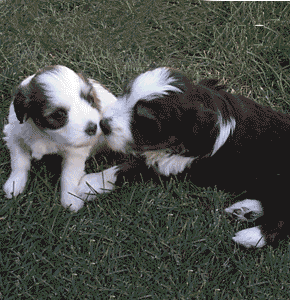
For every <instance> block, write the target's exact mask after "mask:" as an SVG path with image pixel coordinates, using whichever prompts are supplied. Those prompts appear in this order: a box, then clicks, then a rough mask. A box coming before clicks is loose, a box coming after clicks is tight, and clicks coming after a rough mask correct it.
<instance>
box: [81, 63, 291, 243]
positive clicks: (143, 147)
mask: <svg viewBox="0 0 300 300" xmlns="http://www.w3.org/2000/svg"><path fill="white" fill-rule="evenodd" d="M216 84H217V80H202V81H201V82H200V83H199V84H194V83H193V82H192V81H191V80H190V79H188V78H187V77H186V76H184V75H182V74H181V73H180V72H177V71H173V70H171V69H168V68H157V69H155V70H152V71H148V72H146V73H143V74H141V75H139V76H138V77H137V78H136V79H135V80H134V81H133V82H131V83H130V84H129V86H128V88H127V90H126V92H125V94H124V95H123V96H122V97H120V98H119V99H118V101H117V102H116V103H114V104H113V105H112V106H111V107H109V108H108V109H107V111H106V112H105V114H104V116H103V120H102V121H101V122H100V126H101V128H102V131H103V133H104V134H105V137H106V139H107V141H108V144H109V145H110V147H111V148H112V149H114V150H116V151H121V152H124V153H132V154H134V155H133V157H132V160H131V162H129V163H124V164H122V165H118V166H115V167H113V168H110V169H108V170H105V171H104V172H102V173H99V174H89V175H86V176H84V177H83V179H82V181H81V183H80V184H79V190H78V194H80V195H81V196H82V197H84V196H85V195H87V194H88V193H91V190H90V189H89V187H88V185H87V184H86V183H89V185H90V186H92V187H93V189H94V190H96V191H97V192H99V193H101V192H105V191H107V190H111V189H113V188H114V185H119V184H121V181H122V179H123V178H125V180H127V181H129V182H130V181H137V180H140V179H141V177H140V174H141V175H142V178H143V180H148V179H155V178H157V177H158V175H159V176H160V177H168V176H170V175H172V174H173V175H177V177H181V176H182V177H186V176H187V177H188V178H190V179H191V180H192V181H193V182H194V183H195V184H197V185H198V186H201V187H214V186H217V188H218V189H220V190H224V191H226V192H231V193H234V194H236V195H239V196H240V197H241V199H246V200H243V201H240V202H237V203H235V204H234V205H232V206H230V207H228V208H227V209H226V210H225V211H226V212H227V213H229V214H232V215H233V216H235V217H237V218H238V219H241V220H247V219H248V218H249V217H251V218H254V219H255V218H258V217H259V218H258V220H257V226H255V227H252V228H249V229H245V230H241V231H239V232H237V233H236V235H235V236H234V237H233V240H234V241H235V242H237V243H239V244H242V245H244V246H245V247H251V246H254V247H255V246H256V247H262V246H264V245H266V244H267V243H273V242H276V241H278V239H281V238H282V237H285V236H286V235H287V234H288V233H289V140H290V138H289V132H290V126H289V115H286V114H282V113H279V112H275V111H274V110H272V109H271V108H268V107H263V106H261V105H259V104H257V103H255V102H254V101H252V100H249V99H247V98H245V97H243V96H238V95H232V94H230V93H228V92H225V91H224V90H223V89H224V87H223V86H217V85H216ZM102 189H105V190H102ZM88 197H93V195H89V196H88Z"/></svg>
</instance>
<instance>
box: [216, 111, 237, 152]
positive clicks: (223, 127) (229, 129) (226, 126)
mask: <svg viewBox="0 0 300 300" xmlns="http://www.w3.org/2000/svg"><path fill="white" fill-rule="evenodd" d="M217 124H218V125H219V126H220V133H219V135H218V137H217V139H216V142H215V144H214V148H213V152H212V154H211V156H213V155H214V154H215V153H216V152H217V151H218V150H219V149H220V148H221V147H222V146H223V145H224V144H225V142H226V141H227V139H228V138H229V135H230V133H231V134H233V131H234V129H235V126H236V122H235V119H234V118H233V117H230V121H228V120H227V121H226V122H224V120H223V118H222V115H221V113H220V111H218V122H217Z"/></svg>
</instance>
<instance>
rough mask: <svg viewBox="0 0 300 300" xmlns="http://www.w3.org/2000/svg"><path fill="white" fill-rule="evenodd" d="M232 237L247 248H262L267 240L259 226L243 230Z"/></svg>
mask: <svg viewBox="0 0 300 300" xmlns="http://www.w3.org/2000/svg"><path fill="white" fill-rule="evenodd" d="M232 239H233V240H234V241H235V242H236V243H238V244H241V245H243V246H245V247H246V248H250V247H257V248H261V247H263V246H265V245H266V240H265V238H264V236H263V235H262V233H261V230H260V229H259V227H258V226H256V227H252V228H248V229H244V230H241V231H239V232H237V233H236V234H235V236H234V237H233V238H232Z"/></svg>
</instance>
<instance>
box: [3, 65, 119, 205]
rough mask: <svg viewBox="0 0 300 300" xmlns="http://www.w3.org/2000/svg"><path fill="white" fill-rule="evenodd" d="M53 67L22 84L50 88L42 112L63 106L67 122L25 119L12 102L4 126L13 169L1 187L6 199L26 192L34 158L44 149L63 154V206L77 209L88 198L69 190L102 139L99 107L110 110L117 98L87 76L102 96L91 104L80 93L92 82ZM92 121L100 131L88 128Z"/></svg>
mask: <svg viewBox="0 0 300 300" xmlns="http://www.w3.org/2000/svg"><path fill="white" fill-rule="evenodd" d="M54 68H55V72H49V70H48V71H47V70H44V71H42V72H39V73H37V74H34V75H31V76H29V77H27V78H26V79H25V80H23V81H22V83H21V84H20V86H19V89H20V90H23V89H26V88H27V87H28V86H29V84H30V83H31V80H32V79H33V78H35V81H36V84H37V86H39V85H40V86H42V87H43V88H44V89H46V91H47V92H46V98H47V102H48V103H49V104H50V105H49V107H50V108H49V107H47V108H46V109H45V111H44V115H45V116H47V115H49V114H51V113H52V112H53V111H54V109H55V108H57V107H59V108H60V107H62V108H64V109H66V110H67V113H68V122H67V123H66V124H65V125H64V126H63V127H62V128H59V129H49V128H46V129H44V130H43V129H41V128H38V127H37V126H36V124H35V123H34V122H33V120H32V119H31V118H29V119H27V120H26V121H25V122H23V123H22V124H21V123H20V122H19V120H18V119H17V116H16V113H15V110H14V105H13V103H12V104H11V105H10V111H9V116H8V124H7V125H5V127H4V134H5V137H4V140H5V141H6V144H7V147H8V148H9V150H10V154H11V168H12V172H11V174H10V177H9V179H8V180H7V181H6V183H5V184H4V187H3V189H4V192H5V194H6V197H7V198H12V197H13V196H17V195H19V194H20V193H22V192H23V191H24V188H25V185H26V182H27V177H28V171H29V169H30V162H31V159H32V158H36V159H41V158H42V157H43V156H44V155H45V154H51V153H58V154H60V155H62V156H63V158H64V161H63V170H62V179H61V188H62V194H61V203H62V205H63V206H64V207H68V206H69V205H71V207H70V209H71V210H72V211H78V209H80V208H81V207H82V206H83V204H84V202H83V201H81V200H79V199H78V198H76V197H74V196H72V195H71V194H70V193H74V191H75V188H76V187H77V185H78V183H79V181H80V179H81V177H82V176H83V175H84V174H85V172H84V166H85V161H86V159H87V158H88V157H89V155H90V154H91V152H92V151H93V150H95V149H97V148H99V147H100V145H101V144H102V143H103V142H104V138H103V137H102V135H101V133H102V132H101V130H100V126H99V122H100V119H101V109H106V107H107V106H109V105H110V104H112V103H114V102H115V101H116V98H115V97H114V96H113V95H112V94H111V93H110V92H109V91H107V90H106V89H105V88H104V87H103V86H101V85H100V84H99V83H98V82H96V81H94V80H92V79H88V80H89V82H90V84H91V85H92V88H93V90H94V92H95V94H96V97H97V98H98V99H97V101H98V102H97V105H98V107H97V108H95V107H92V106H91V105H90V104H89V103H88V102H87V101H85V100H84V99H82V98H81V95H82V92H83V93H88V92H89V90H90V89H91V85H89V84H87V83H86V82H85V81H84V80H83V78H82V77H81V76H79V75H78V74H76V73H75V72H73V71H72V70H70V69H69V68H67V67H63V66H55V67H54ZM38 100H39V99H36V101H38ZM99 101H100V103H99ZM91 123H92V124H95V125H97V131H96V134H95V135H92V136H90V135H88V134H87V133H86V132H85V130H86V129H87V127H88V124H91Z"/></svg>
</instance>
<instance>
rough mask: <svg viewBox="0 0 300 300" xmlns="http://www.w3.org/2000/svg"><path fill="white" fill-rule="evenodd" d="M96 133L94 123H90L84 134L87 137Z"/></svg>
mask: <svg viewBox="0 0 300 300" xmlns="http://www.w3.org/2000/svg"><path fill="white" fill-rule="evenodd" d="M96 132H97V125H96V124H95V123H92V122H90V123H89V124H88V126H87V128H86V130H85V133H86V134H87V135H89V136H93V135H95V134H96Z"/></svg>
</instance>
